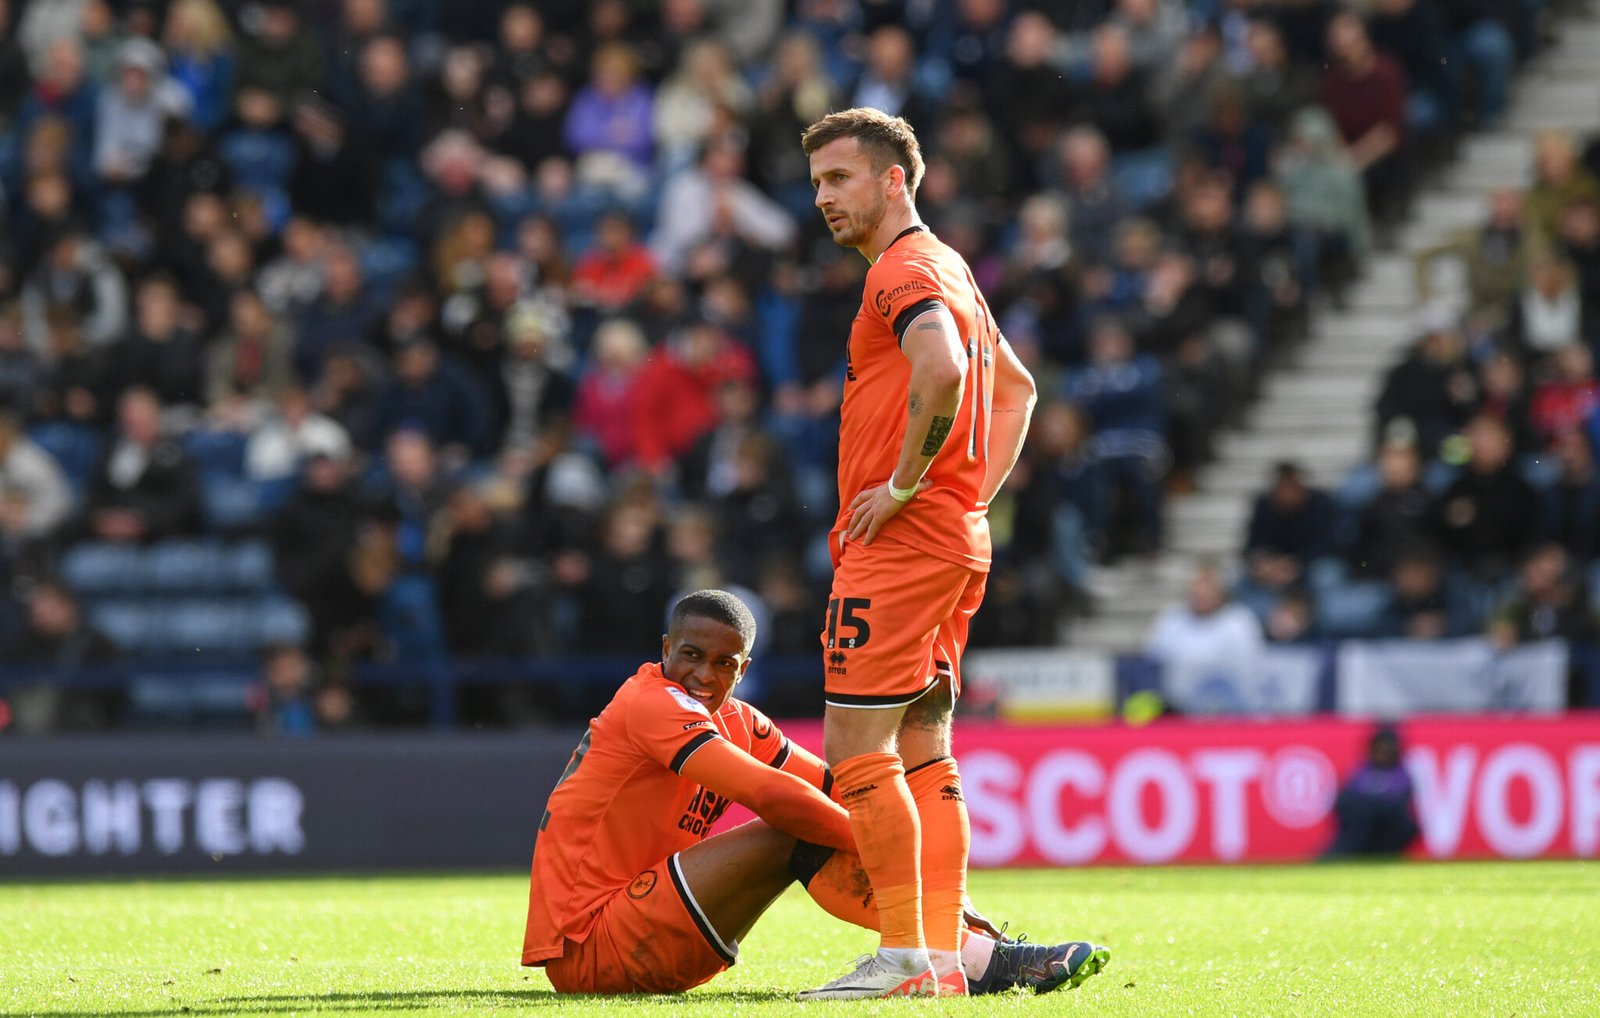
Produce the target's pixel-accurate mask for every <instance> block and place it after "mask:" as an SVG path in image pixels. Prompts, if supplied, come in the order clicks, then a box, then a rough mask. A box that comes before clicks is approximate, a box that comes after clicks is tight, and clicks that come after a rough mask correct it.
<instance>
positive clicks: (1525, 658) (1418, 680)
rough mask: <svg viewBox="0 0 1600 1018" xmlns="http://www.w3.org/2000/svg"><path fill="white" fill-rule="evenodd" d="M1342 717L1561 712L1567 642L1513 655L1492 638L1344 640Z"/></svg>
mask: <svg viewBox="0 0 1600 1018" xmlns="http://www.w3.org/2000/svg"><path fill="white" fill-rule="evenodd" d="M1338 676H1339V680H1338V704H1339V713H1341V714H1348V715H1356V716H1360V717H1386V718H1398V717H1405V716H1407V715H1411V714H1418V713H1426V712H1429V711H1442V712H1449V713H1455V712H1463V713H1465V712H1472V711H1489V710H1517V711H1558V710H1561V709H1562V708H1563V707H1565V706H1566V702H1567V645H1566V644H1565V643H1564V642H1563V641H1561V640H1545V641H1543V642H1540V643H1532V644H1528V645H1526V646H1522V647H1516V648H1513V649H1511V650H1508V651H1500V650H1496V649H1495V647H1494V645H1493V644H1491V643H1489V641H1487V640H1481V639H1472V640H1435V641H1419V640H1347V641H1345V643H1343V644H1342V645H1341V646H1340V647H1339V652H1338Z"/></svg>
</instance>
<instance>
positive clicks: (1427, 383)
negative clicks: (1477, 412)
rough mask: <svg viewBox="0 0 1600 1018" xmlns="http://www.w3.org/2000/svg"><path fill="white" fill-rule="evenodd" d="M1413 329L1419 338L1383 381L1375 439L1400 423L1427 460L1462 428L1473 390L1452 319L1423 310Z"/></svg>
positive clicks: (1435, 309)
mask: <svg viewBox="0 0 1600 1018" xmlns="http://www.w3.org/2000/svg"><path fill="white" fill-rule="evenodd" d="M1419 325H1420V327H1421V328H1420V331H1421V333H1422V338H1421V339H1419V340H1417V342H1416V344H1415V345H1414V346H1412V348H1411V350H1410V352H1409V353H1408V354H1407V355H1406V358H1405V360H1403V361H1401V362H1400V363H1399V364H1397V365H1395V366H1394V367H1393V368H1391V369H1390V370H1389V373H1388V375H1386V376H1385V377H1384V380H1383V390H1382V391H1381V392H1380V393H1379V394H1378V404H1377V434H1378V436H1379V437H1380V438H1384V437H1386V436H1388V435H1390V434H1391V429H1392V428H1393V427H1394V426H1395V425H1396V424H1397V423H1398V422H1401V421H1404V422H1405V423H1404V425H1402V426H1403V427H1405V428H1406V429H1407V430H1408V431H1409V433H1410V434H1411V435H1413V436H1415V438H1414V440H1415V442H1416V444H1417V451H1418V453H1419V454H1420V455H1422V456H1423V457H1424V458H1425V459H1432V458H1433V457H1434V455H1435V454H1436V453H1437V452H1438V451H1439V445H1440V443H1441V442H1443V441H1444V440H1445V438H1446V437H1448V436H1449V435H1452V434H1454V433H1455V432H1456V431H1457V430H1458V429H1459V428H1460V427H1461V426H1462V425H1463V424H1465V423H1466V420H1467V418H1468V416H1469V415H1470V414H1471V413H1472V410H1473V408H1474V406H1475V405H1476V403H1477V401H1478V387H1477V383H1476V381H1474V379H1473V377H1472V372H1471V370H1470V368H1469V366H1468V365H1467V363H1466V359H1465V352H1466V351H1465V349H1464V346H1463V342H1462V338H1461V332H1460V330H1459V329H1458V328H1457V326H1456V323H1455V321H1454V319H1453V316H1451V315H1450V314H1449V313H1448V312H1445V311H1443V310H1442V309H1440V308H1438V307H1431V308H1427V309H1425V310H1424V311H1423V314H1422V320H1421V322H1420V323H1419Z"/></svg>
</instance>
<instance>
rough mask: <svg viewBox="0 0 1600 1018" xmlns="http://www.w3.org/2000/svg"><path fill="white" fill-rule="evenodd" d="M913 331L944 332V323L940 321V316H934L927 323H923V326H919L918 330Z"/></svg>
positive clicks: (913, 330)
mask: <svg viewBox="0 0 1600 1018" xmlns="http://www.w3.org/2000/svg"><path fill="white" fill-rule="evenodd" d="M911 331H912V332H943V331H944V322H941V321H940V320H939V316H938V315H934V316H933V317H932V318H929V319H928V320H927V321H925V322H923V323H922V324H921V325H919V326H917V327H916V328H914V329H912V330H911Z"/></svg>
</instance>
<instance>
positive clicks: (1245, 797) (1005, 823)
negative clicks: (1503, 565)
mask: <svg viewBox="0 0 1600 1018" xmlns="http://www.w3.org/2000/svg"><path fill="white" fill-rule="evenodd" d="M783 729H784V732H785V733H786V734H787V735H788V736H789V737H790V738H791V739H794V740H795V741H796V742H798V743H800V744H801V745H804V746H807V747H809V748H811V749H813V750H818V749H820V748H821V745H822V726H821V724H820V723H817V722H791V723H789V724H786V725H783ZM1401 731H1402V737H1403V739H1404V742H1405V746H1406V758H1405V759H1406V766H1407V768H1408V770H1409V771H1410V773H1411V775H1412V779H1413V782H1414V785H1415V788H1416V803H1417V813H1418V820H1419V823H1420V825H1421V827H1422V829H1423V837H1422V839H1421V840H1420V842H1419V845H1418V847H1417V850H1416V852H1417V854H1418V855H1419V856H1422V857H1434V858H1447V859H1464V858H1488V857H1504V858H1526V857H1535V856H1578V857H1592V856H1594V855H1595V854H1596V852H1597V850H1600V715H1595V714H1588V715H1572V716H1568V717H1565V718H1530V717H1510V716H1507V717H1488V718H1473V719H1462V718H1423V719H1415V720H1412V721H1408V722H1406V723H1405V724H1404V726H1403V727H1402V729H1401ZM956 732H957V734H956V756H957V758H958V760H959V761H960V764H961V773H962V779H963V785H964V788H965V792H966V799H967V808H968V810H969V812H970V813H971V816H972V865H973V866H974V867H992V866H1041V865H1054V866H1060V865H1086V864H1093V863H1164V862H1187V863H1213V862H1277V861H1294V860H1306V859H1313V858H1315V857H1316V856H1318V855H1319V854H1321V852H1322V851H1323V849H1324V848H1326V847H1327V844H1328V842H1329V840H1330V839H1331V837H1332V833H1333V828H1332V821H1331V819H1330V809H1331V807H1332V804H1333V799H1334V796H1335V795H1336V794H1337V791H1338V787H1339V782H1340V780H1341V779H1342V778H1343V777H1344V776H1346V775H1348V774H1349V773H1350V772H1351V771H1352V770H1354V769H1355V767H1356V766H1357V764H1358V763H1359V761H1360V760H1361V757H1362V755H1363V751H1364V748H1365V745H1366V740H1367V737H1368V735H1369V734H1370V733H1371V727H1370V726H1369V725H1365V724H1361V723H1358V722H1351V721H1343V720H1312V721H1302V722H1293V723H1285V722H1248V721H1244V722H1218V723H1203V722H1190V721H1162V722H1157V723H1155V724H1151V725H1147V726H1143V727H1129V726H1125V725H1103V726H1072V727H1026V726H1015V725H1008V724H1004V723H1001V722H983V721H961V722H959V723H958V724H957V726H956ZM745 816H748V814H745Z"/></svg>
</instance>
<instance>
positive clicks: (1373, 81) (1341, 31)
mask: <svg viewBox="0 0 1600 1018" xmlns="http://www.w3.org/2000/svg"><path fill="white" fill-rule="evenodd" d="M1317 97H1318V100H1319V101H1320V102H1321V104H1322V106H1323V107H1324V108H1326V109H1327V111H1328V113H1329V115H1330V116H1332V117H1333V120H1334V123H1336V124H1338V125H1339V133H1340V135H1341V136H1342V137H1343V138H1344V141H1345V144H1346V145H1347V146H1348V147H1349V153H1350V158H1351V160H1352V161H1353V162H1354V163H1355V165H1356V168H1357V169H1359V170H1360V171H1361V173H1362V175H1363V177H1364V178H1365V180H1366V184H1367V205H1368V208H1369V209H1371V210H1372V211H1373V213H1374V215H1375V217H1379V218H1381V217H1387V216H1388V215H1389V214H1390V213H1391V212H1392V211H1393V210H1394V209H1395V208H1396V206H1397V203H1398V202H1399V201H1400V200H1401V198H1402V197H1403V194H1404V192H1405V190H1406V189H1407V188H1408V187H1409V186H1410V179H1409V170H1408V169H1407V168H1406V165H1405V160H1406V154H1405V141H1406V116H1405V104H1406V76H1405V72H1404V71H1403V70H1401V69H1400V65H1399V64H1398V63H1396V62H1395V60H1394V58H1393V57H1390V56H1389V55H1387V54H1385V53H1380V52H1378V50H1376V49H1375V48H1374V47H1373V45H1372V40H1371V39H1370V38H1369V37H1368V35H1367V29H1366V26H1365V25H1363V24H1362V21H1361V19H1360V18H1359V17H1358V16H1357V15H1355V14H1354V13H1351V12H1343V13H1340V14H1337V15H1335V16H1334V17H1333V19H1332V20H1331V21H1330V22H1329V23H1328V66H1327V69H1326V70H1324V71H1323V72H1322V81H1321V84H1320V85H1319V87H1318V91H1317Z"/></svg>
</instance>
